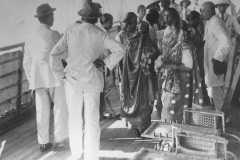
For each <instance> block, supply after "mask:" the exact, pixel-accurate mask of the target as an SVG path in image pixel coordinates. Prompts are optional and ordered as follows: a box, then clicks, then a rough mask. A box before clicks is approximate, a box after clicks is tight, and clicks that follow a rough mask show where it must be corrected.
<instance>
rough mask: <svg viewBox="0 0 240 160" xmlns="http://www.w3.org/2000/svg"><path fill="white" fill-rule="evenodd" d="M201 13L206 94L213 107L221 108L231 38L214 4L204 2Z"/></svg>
mask: <svg viewBox="0 0 240 160" xmlns="http://www.w3.org/2000/svg"><path fill="white" fill-rule="evenodd" d="M201 14H202V17H203V19H204V20H206V21H207V22H206V27H205V33H204V40H205V46H204V71H205V82H206V85H207V87H208V95H209V97H210V98H213V102H214V105H215V109H216V110H218V111H221V110H222V103H223V98H224V97H223V86H224V74H225V72H226V69H227V64H226V62H225V61H226V57H227V55H228V54H229V52H230V49H231V40H230V38H229V36H228V34H227V31H226V27H225V24H224V22H223V21H222V20H221V19H220V18H219V17H218V16H216V15H215V5H214V3H212V2H205V3H203V5H202V7H201Z"/></svg>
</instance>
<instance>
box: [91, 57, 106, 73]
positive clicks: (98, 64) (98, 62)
mask: <svg viewBox="0 0 240 160" xmlns="http://www.w3.org/2000/svg"><path fill="white" fill-rule="evenodd" d="M93 63H94V64H95V66H96V67H97V68H98V69H99V70H100V71H102V72H103V71H104V66H105V63H104V62H103V60H101V59H97V60H95V61H94V62H93Z"/></svg>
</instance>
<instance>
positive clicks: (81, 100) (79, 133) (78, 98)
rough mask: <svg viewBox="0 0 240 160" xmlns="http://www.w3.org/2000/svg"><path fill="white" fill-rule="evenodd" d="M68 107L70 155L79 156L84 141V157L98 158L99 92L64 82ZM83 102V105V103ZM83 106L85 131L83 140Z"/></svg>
mask: <svg viewBox="0 0 240 160" xmlns="http://www.w3.org/2000/svg"><path fill="white" fill-rule="evenodd" d="M65 89H66V95H67V104H68V109H69V122H68V126H69V142H70V149H71V153H72V157H76V158H80V157H81V156H82V148H83V141H84V149H85V154H84V159H85V160H98V159H99V158H98V151H99V146H100V134H101V128H100V124H99V118H100V116H99V105H100V92H94V91H88V92H84V91H83V90H82V89H81V88H79V87H75V86H73V85H72V84H71V83H69V82H68V81H66V82H65ZM83 104H84V105H83ZM83 106H84V122H85V125H84V126H85V133H84V140H83V114H82V112H83Z"/></svg>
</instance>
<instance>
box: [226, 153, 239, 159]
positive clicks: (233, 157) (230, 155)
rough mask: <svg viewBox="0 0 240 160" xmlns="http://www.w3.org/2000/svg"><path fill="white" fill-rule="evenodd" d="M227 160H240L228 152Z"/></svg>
mask: <svg viewBox="0 0 240 160" xmlns="http://www.w3.org/2000/svg"><path fill="white" fill-rule="evenodd" d="M230 158H231V159H230ZM227 160H238V158H237V156H236V155H235V154H234V153H232V152H230V151H227Z"/></svg>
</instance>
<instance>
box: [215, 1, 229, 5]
mask: <svg viewBox="0 0 240 160" xmlns="http://www.w3.org/2000/svg"><path fill="white" fill-rule="evenodd" d="M219 4H227V5H230V3H229V1H228V0H217V1H216V2H215V5H216V6H217V5H219Z"/></svg>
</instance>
